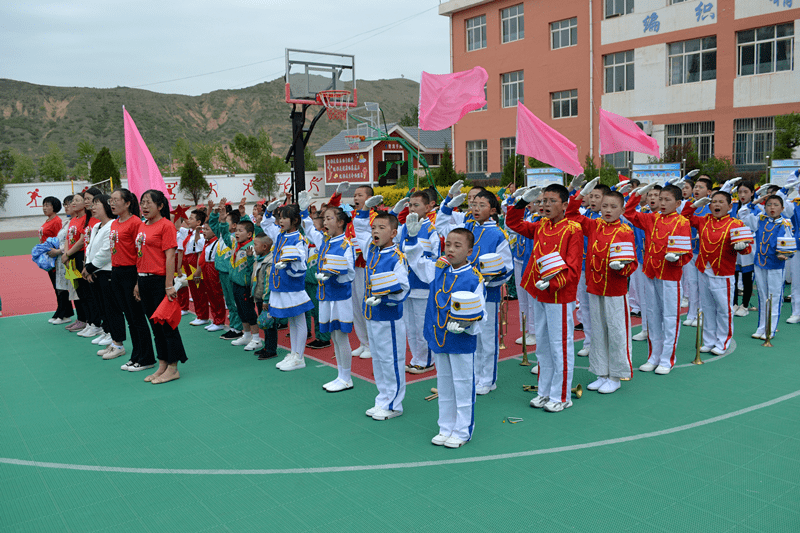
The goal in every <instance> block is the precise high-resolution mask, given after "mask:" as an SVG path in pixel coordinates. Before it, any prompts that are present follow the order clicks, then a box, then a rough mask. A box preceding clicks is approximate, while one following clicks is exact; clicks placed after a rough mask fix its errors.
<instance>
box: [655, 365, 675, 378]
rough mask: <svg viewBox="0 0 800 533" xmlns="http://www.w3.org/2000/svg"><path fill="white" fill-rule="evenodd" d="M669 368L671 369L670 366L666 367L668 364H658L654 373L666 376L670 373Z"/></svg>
mask: <svg viewBox="0 0 800 533" xmlns="http://www.w3.org/2000/svg"><path fill="white" fill-rule="evenodd" d="M671 370H672V369H671V368H670V367H668V366H660V365H659V367H658V368H656V371H655V373H656V374H658V375H659V376H666V375H667V374H669V373H670V371H671Z"/></svg>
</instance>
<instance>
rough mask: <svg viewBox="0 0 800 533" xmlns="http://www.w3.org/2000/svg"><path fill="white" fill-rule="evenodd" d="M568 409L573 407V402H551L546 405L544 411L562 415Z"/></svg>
mask: <svg viewBox="0 0 800 533" xmlns="http://www.w3.org/2000/svg"><path fill="white" fill-rule="evenodd" d="M567 407H572V400H567V401H566V402H554V401H552V400H551V401H549V402H547V403H546V404H544V410H545V411H547V412H548V413H560V412H561V411H563V410H564V409H566V408H567Z"/></svg>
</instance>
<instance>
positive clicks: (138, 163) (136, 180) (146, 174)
mask: <svg viewBox="0 0 800 533" xmlns="http://www.w3.org/2000/svg"><path fill="white" fill-rule="evenodd" d="M122 115H123V117H124V119H125V166H126V167H127V169H128V189H129V190H130V191H131V192H132V193H133V194H135V195H136V198H141V196H142V193H143V192H145V191H147V190H149V189H156V190H158V191H161V192H163V193H164V196H166V197H167V201H169V194H168V193H167V186H166V185H165V184H164V178H163V177H162V176H161V171H160V170H158V165H156V162H155V160H154V159H153V156H152V155H151V154H150V150H149V149H148V148H147V145H146V144H145V143H144V139H142V136H141V135H140V134H139V130H138V129H137V128H136V124H134V122H133V119H132V118H131V116H130V114H128V110H127V109H125V106H122Z"/></svg>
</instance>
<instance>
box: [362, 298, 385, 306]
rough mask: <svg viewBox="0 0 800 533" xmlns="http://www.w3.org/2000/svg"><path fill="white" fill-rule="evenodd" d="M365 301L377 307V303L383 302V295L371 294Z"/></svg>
mask: <svg viewBox="0 0 800 533" xmlns="http://www.w3.org/2000/svg"><path fill="white" fill-rule="evenodd" d="M364 303H365V304H367V305H368V306H370V307H375V306H376V305H378V304H379V303H381V297H380V296H370V297H369V298H367V299H366V300H364Z"/></svg>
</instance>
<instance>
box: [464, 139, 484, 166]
mask: <svg viewBox="0 0 800 533" xmlns="http://www.w3.org/2000/svg"><path fill="white" fill-rule="evenodd" d="M486 152H487V150H486V140H483V141H467V172H486V169H487V168H488V165H487V164H486Z"/></svg>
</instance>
